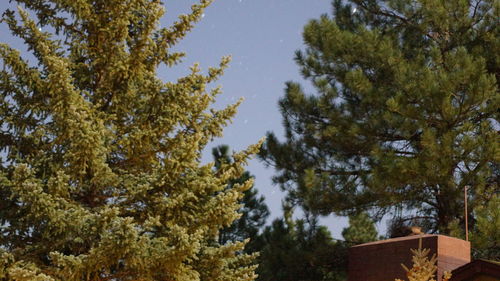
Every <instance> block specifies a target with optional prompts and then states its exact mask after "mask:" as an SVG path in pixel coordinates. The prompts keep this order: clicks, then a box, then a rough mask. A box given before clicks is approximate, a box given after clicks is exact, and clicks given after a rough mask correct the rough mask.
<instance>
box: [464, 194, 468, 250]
mask: <svg viewBox="0 0 500 281" xmlns="http://www.w3.org/2000/svg"><path fill="white" fill-rule="evenodd" d="M464 202H465V241H469V224H468V216H469V215H468V213H467V186H464Z"/></svg>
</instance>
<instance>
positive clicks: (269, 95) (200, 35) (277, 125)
mask: <svg viewBox="0 0 500 281" xmlns="http://www.w3.org/2000/svg"><path fill="white" fill-rule="evenodd" d="M164 2H165V6H166V11H167V12H166V14H165V16H164V18H163V19H162V21H161V25H162V26H163V27H164V26H169V25H170V24H171V23H172V22H173V21H174V20H175V19H176V18H177V16H178V15H179V14H182V13H188V12H189V11H190V6H191V5H192V4H194V3H196V1H195V0H165V1H164ZM2 5H3V6H0V10H4V9H5V8H6V6H7V5H8V4H7V1H3V3H2ZM330 11H331V2H330V0H215V1H214V3H212V4H211V6H209V7H208V8H207V9H206V10H205V13H204V15H203V18H202V19H201V21H200V22H199V23H198V24H197V25H196V27H195V28H194V29H193V30H192V31H191V32H190V33H189V34H188V35H187V36H186V37H185V39H184V40H183V41H181V42H180V43H179V44H178V45H177V46H175V48H174V49H175V50H178V51H183V52H185V53H186V57H185V59H184V61H183V63H181V64H179V65H177V66H175V67H173V68H168V69H167V68H162V69H160V70H159V75H160V77H161V78H162V79H164V80H166V81H175V80H176V79H177V78H178V77H181V76H182V75H184V74H187V73H188V71H189V67H190V66H191V65H193V64H194V63H196V62H197V63H199V64H200V67H201V68H202V69H203V70H207V69H208V67H210V66H217V65H218V64H219V62H220V59H221V58H222V57H223V56H227V55H231V56H232V62H231V64H230V66H229V68H228V69H227V70H226V71H225V74H224V75H223V76H222V77H221V79H219V80H218V81H217V82H216V85H220V86H221V87H222V94H221V95H219V96H218V99H217V102H216V104H215V105H214V107H216V108H221V107H224V106H225V105H228V104H231V103H234V102H236V101H238V100H239V99H240V98H243V99H244V101H243V103H242V104H241V105H240V107H239V110H238V114H237V115H236V117H235V118H234V119H233V122H232V124H230V125H229V126H228V127H227V128H226V129H225V131H224V137H222V138H218V139H216V140H214V142H212V143H210V144H209V145H208V146H207V148H206V150H205V151H204V155H203V159H202V162H205V163H206V162H209V161H212V156H211V150H212V148H213V147H215V146H217V145H220V144H227V145H229V146H230V147H231V148H232V149H233V150H235V151H239V150H242V149H244V148H246V147H247V146H249V145H251V144H255V143H256V142H258V141H259V139H261V138H262V137H264V136H265V135H266V132H268V131H273V132H275V134H276V135H277V136H282V135H283V126H282V118H281V114H280V112H279V109H278V100H279V99H280V97H282V96H283V95H284V87H285V82H286V81H299V82H302V83H303V85H304V86H305V88H306V89H310V87H308V82H306V81H304V80H303V79H302V78H301V76H300V73H299V68H298V67H297V65H296V64H295V62H294V60H293V58H294V53H295V51H296V50H298V49H303V48H304V45H303V41H302V30H303V26H304V25H305V24H306V23H307V22H308V21H309V20H311V19H314V18H318V17H319V16H320V15H322V14H325V13H330ZM0 42H6V43H9V44H11V45H12V46H13V47H16V48H19V49H21V50H22V49H23V46H22V43H21V42H20V41H19V40H16V39H14V38H12V37H11V36H10V35H9V32H8V30H7V29H6V26H5V24H2V25H1V26H0ZM311 93H312V92H311ZM247 170H248V171H249V172H250V173H251V174H253V175H254V176H255V187H256V188H257V189H258V190H259V193H260V194H262V195H264V196H265V198H266V203H267V205H268V207H269V209H270V210H271V217H270V218H269V220H268V223H270V222H271V221H272V219H274V218H277V217H280V216H281V215H282V211H281V199H282V198H283V193H282V192H281V191H280V190H279V187H278V186H276V185H273V184H272V180H271V178H272V176H273V174H274V171H273V169H272V168H269V167H267V168H266V167H265V165H264V164H263V163H262V162H260V161H259V160H257V159H254V160H252V161H250V163H249V165H248V166H247ZM320 222H321V223H322V224H323V225H326V226H328V228H329V229H330V231H331V232H332V234H333V236H334V237H335V238H337V239H339V238H341V231H342V228H343V227H345V226H347V219H346V218H338V217H334V216H329V217H325V218H322V219H321V220H320ZM377 227H378V228H379V232H380V230H381V228H382V226H381V225H380V224H378V225H377Z"/></svg>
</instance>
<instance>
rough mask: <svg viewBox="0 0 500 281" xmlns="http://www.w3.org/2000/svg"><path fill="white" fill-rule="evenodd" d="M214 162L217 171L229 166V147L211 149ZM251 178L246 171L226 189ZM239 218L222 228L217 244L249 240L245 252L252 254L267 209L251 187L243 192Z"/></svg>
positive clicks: (266, 215)
mask: <svg viewBox="0 0 500 281" xmlns="http://www.w3.org/2000/svg"><path fill="white" fill-rule="evenodd" d="M212 155H213V157H214V160H215V168H216V169H217V170H218V169H220V168H221V167H222V165H224V164H231V163H232V162H233V161H232V160H231V158H230V156H229V146H227V145H220V146H218V147H215V148H213V149H212ZM251 178H253V176H252V175H250V173H249V172H248V171H245V172H244V173H243V174H242V175H241V177H239V178H237V179H233V180H230V181H229V183H228V185H227V187H226V189H229V190H230V189H232V188H234V185H236V184H243V183H245V182H247V181H248V180H250V179H251ZM238 213H240V215H241V217H240V218H239V219H237V220H235V221H234V222H233V223H232V224H231V225H230V226H229V227H227V228H224V229H222V230H221V231H220V233H219V243H220V244H222V245H224V244H226V243H227V242H236V241H244V240H245V239H250V241H249V242H248V243H247V244H246V246H245V252H247V253H253V252H256V251H258V248H257V246H256V243H258V242H257V241H258V240H259V239H260V236H259V230H260V229H261V228H262V227H263V226H264V224H265V223H266V219H267V217H268V216H269V209H268V208H267V205H266V203H264V196H260V197H257V190H256V189H255V188H253V186H252V187H251V188H249V189H247V190H245V192H244V196H243V199H242V200H241V208H240V209H239V210H238Z"/></svg>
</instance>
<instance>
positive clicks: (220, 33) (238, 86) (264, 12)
mask: <svg viewBox="0 0 500 281" xmlns="http://www.w3.org/2000/svg"><path fill="white" fill-rule="evenodd" d="M194 2H195V1H193V0H190V1H175V2H174V1H166V9H167V14H166V15H165V18H164V20H163V21H162V24H164V25H167V24H168V23H170V22H171V21H172V20H173V19H174V17H175V16H176V15H178V14H180V13H187V12H188V11H189V6H190V5H191V4H192V3H194ZM330 11H331V2H330V1H329V0H216V1H215V2H214V3H213V4H212V5H211V6H210V7H209V8H207V9H206V10H205V15H204V17H203V19H202V20H201V21H200V22H199V23H198V24H197V26H196V27H195V29H194V30H193V31H192V32H191V33H190V34H188V36H187V37H186V38H185V40H183V41H182V42H181V43H180V44H179V45H178V46H177V47H176V49H178V50H180V51H185V52H186V53H187V57H186V59H185V60H184V64H182V65H179V66H178V67H176V68H175V69H173V70H172V69H171V70H168V71H167V73H160V75H161V76H162V77H164V79H172V78H173V77H177V76H176V75H180V74H182V73H186V70H187V68H188V66H189V65H192V64H193V63H195V62H199V63H200V64H201V67H202V68H203V69H206V68H207V67H209V66H214V65H217V64H218V62H219V59H220V58H221V57H222V56H224V55H231V56H232V62H231V64H230V67H229V68H228V69H227V71H226V72H225V74H224V76H223V77H222V78H221V79H220V80H219V81H218V83H217V84H219V85H221V86H222V89H223V93H222V94H221V95H220V96H219V98H218V101H217V103H216V107H222V106H224V105H227V104H229V103H233V102H235V101H237V100H238V99H239V98H241V97H243V98H244V99H245V100H244V102H243V103H242V104H241V106H240V107H239V111H238V114H237V116H236V117H235V118H234V120H233V123H232V124H231V125H229V126H228V127H227V128H226V129H225V133H224V137H223V138H220V139H216V140H215V141H214V142H213V143H212V144H210V145H209V146H208V147H207V151H206V152H205V155H204V158H203V161H204V162H207V161H211V160H212V157H211V153H210V151H211V148H212V147H214V146H216V145H218V144H228V145H229V146H230V147H231V148H232V149H234V150H241V149H244V148H245V147H247V146H248V145H250V144H253V143H256V142H257V141H258V140H259V139H260V138H262V137H263V136H265V135H266V132H267V131H273V132H275V133H276V134H277V135H278V136H280V135H282V133H283V127H282V118H281V114H280V112H279V110H278V105H277V104H278V100H279V98H280V97H281V96H283V94H284V87H285V82H286V81H290V80H294V81H303V79H302V78H301V76H300V73H299V69H298V67H297V65H296V64H295V62H294V60H293V58H294V53H295V51H296V50H297V49H301V48H303V47H304V46H303V41H302V30H303V26H304V25H305V24H306V23H307V22H308V21H309V20H311V19H313V18H318V17H319V16H320V15H321V14H324V13H330ZM169 75H173V77H172V76H169ZM304 83H305V86H307V84H308V82H304ZM307 88H308V87H306V89H307ZM247 169H248V170H249V171H250V172H251V173H252V174H253V175H255V178H256V183H255V186H256V188H257V189H258V190H259V192H260V193H261V194H263V195H264V196H265V197H266V203H267V204H268V206H269V208H270V209H271V212H272V216H271V217H272V218H275V217H278V216H281V215H282V211H281V199H282V197H283V194H282V193H281V192H280V190H279V187H278V186H275V185H273V184H272V182H271V177H272V176H273V173H274V171H273V169H272V168H265V166H264V164H263V163H261V162H260V161H258V160H253V161H251V162H250V165H249V166H248V168H247ZM272 218H271V219H270V220H269V222H270V221H271V220H272ZM321 223H322V224H324V225H327V226H328V227H329V229H330V230H331V231H332V234H333V235H334V237H335V238H341V234H340V232H341V231H342V228H343V227H345V226H346V225H347V220H346V219H345V218H335V217H333V216H331V217H327V218H322V219H321Z"/></svg>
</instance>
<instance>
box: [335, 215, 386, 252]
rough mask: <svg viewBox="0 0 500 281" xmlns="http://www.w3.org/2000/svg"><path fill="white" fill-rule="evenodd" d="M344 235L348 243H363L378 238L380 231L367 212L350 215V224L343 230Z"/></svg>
mask: <svg viewBox="0 0 500 281" xmlns="http://www.w3.org/2000/svg"><path fill="white" fill-rule="evenodd" d="M342 237H344V240H345V241H347V242H348V243H350V244H351V245H352V244H363V243H367V242H372V241H376V240H378V232H377V229H376V228H375V225H374V223H373V221H372V220H371V219H370V217H369V216H368V214H367V213H359V214H356V215H352V216H349V226H348V227H346V228H344V229H343V230H342Z"/></svg>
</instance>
